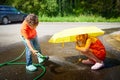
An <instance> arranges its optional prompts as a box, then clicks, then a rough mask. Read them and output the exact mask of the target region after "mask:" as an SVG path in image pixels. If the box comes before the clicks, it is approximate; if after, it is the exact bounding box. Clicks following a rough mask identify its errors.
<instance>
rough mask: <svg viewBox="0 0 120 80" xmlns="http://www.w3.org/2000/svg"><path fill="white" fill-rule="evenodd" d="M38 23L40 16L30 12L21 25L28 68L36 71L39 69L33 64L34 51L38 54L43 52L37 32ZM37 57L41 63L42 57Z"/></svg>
mask: <svg viewBox="0 0 120 80" xmlns="http://www.w3.org/2000/svg"><path fill="white" fill-rule="evenodd" d="M38 23H39V21H38V17H37V16H36V15H35V14H29V15H28V16H27V17H26V18H25V20H24V21H23V23H22V27H21V36H22V39H23V42H24V45H25V47H26V69H27V70H29V71H35V70H36V69H37V68H36V67H35V66H34V65H32V53H33V54H34V55H37V52H39V53H41V50H40V45H39V43H38V39H37V32H36V27H37V26H38ZM37 58H38V62H39V63H40V62H41V60H42V59H41V58H39V57H37Z"/></svg>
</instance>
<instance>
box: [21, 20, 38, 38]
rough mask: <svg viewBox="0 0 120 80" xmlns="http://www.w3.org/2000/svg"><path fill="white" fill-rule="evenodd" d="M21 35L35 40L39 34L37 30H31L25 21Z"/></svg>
mask: <svg viewBox="0 0 120 80" xmlns="http://www.w3.org/2000/svg"><path fill="white" fill-rule="evenodd" d="M21 35H22V36H23V37H24V38H26V39H33V38H35V37H36V35H37V32H36V30H35V29H32V28H30V26H29V25H28V23H27V22H26V21H25V20H24V21H23V23H22V27H21Z"/></svg>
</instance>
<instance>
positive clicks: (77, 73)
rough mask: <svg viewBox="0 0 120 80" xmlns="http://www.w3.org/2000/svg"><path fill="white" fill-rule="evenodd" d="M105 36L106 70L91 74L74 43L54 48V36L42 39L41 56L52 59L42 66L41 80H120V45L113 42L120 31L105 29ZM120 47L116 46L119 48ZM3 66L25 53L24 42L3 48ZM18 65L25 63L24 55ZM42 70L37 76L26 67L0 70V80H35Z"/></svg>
mask: <svg viewBox="0 0 120 80" xmlns="http://www.w3.org/2000/svg"><path fill="white" fill-rule="evenodd" d="M103 30H104V31H105V32H106V33H105V35H103V36H100V37H99V38H100V40H101V41H102V42H103V44H104V46H105V48H106V51H107V56H106V59H105V61H104V63H105V67H104V68H102V69H100V70H95V71H94V70H91V69H90V67H91V66H92V65H85V64H82V63H81V62H80V61H78V60H79V59H85V58H86V57H85V56H83V55H82V54H81V53H80V52H79V51H77V50H76V49H75V43H65V46H64V47H62V44H51V43H48V40H49V39H50V37H51V36H52V35H46V36H42V37H40V38H39V43H40V46H41V50H42V53H43V54H44V55H48V56H49V57H50V59H49V60H48V61H45V62H44V63H43V65H44V66H45V68H46V73H45V74H44V75H43V76H42V77H41V78H39V79H38V80H120V74H119V73H120V55H119V54H120V51H119V44H120V42H119V41H118V40H116V39H114V36H115V34H111V33H113V32H117V31H119V30H120V28H109V29H103ZM116 45H117V46H116ZM1 49H2V50H1V51H0V63H3V62H6V61H10V60H13V59H15V58H16V57H17V56H19V55H20V54H21V53H23V51H24V45H23V44H22V42H21V41H19V42H16V43H14V44H11V45H8V46H5V47H3V48H2V47H1ZM16 62H25V55H23V56H22V57H20V59H19V60H17V61H16ZM33 62H34V63H38V62H37V59H36V56H34V55H33ZM41 72H42V69H41V68H39V67H38V70H37V71H35V72H29V71H27V70H26V69H25V65H22V64H21V65H20V64H18V65H5V66H1V67H0V80H33V79H34V78H35V77H36V76H38V75H39V74H41Z"/></svg>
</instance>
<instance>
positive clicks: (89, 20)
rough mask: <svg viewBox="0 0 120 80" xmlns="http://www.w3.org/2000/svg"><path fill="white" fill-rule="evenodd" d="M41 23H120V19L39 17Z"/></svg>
mask: <svg viewBox="0 0 120 80" xmlns="http://www.w3.org/2000/svg"><path fill="white" fill-rule="evenodd" d="M39 20H40V21H41V22H120V17H118V18H110V19H106V18H103V17H101V16H82V15H81V16H78V17H76V16H67V17H59V16H58V17H45V16H44V17H39Z"/></svg>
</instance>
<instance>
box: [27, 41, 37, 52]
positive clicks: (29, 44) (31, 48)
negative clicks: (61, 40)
mask: <svg viewBox="0 0 120 80" xmlns="http://www.w3.org/2000/svg"><path fill="white" fill-rule="evenodd" d="M25 40H26V43H27V45H28V47H29V49H30V51H32V53H33V54H36V52H38V51H37V50H35V49H34V48H33V47H32V45H31V43H30V40H29V39H25Z"/></svg>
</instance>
